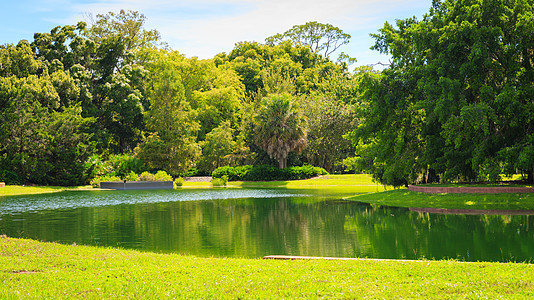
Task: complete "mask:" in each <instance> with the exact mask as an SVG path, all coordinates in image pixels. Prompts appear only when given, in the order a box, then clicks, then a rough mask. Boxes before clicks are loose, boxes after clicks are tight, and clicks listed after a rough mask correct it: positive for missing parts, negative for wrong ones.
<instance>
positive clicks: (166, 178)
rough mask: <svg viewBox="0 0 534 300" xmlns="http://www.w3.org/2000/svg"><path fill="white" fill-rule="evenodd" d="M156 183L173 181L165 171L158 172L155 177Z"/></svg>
mask: <svg viewBox="0 0 534 300" xmlns="http://www.w3.org/2000/svg"><path fill="white" fill-rule="evenodd" d="M154 180H155V181H172V176H171V175H169V174H167V172H165V171H157V172H156V175H154Z"/></svg>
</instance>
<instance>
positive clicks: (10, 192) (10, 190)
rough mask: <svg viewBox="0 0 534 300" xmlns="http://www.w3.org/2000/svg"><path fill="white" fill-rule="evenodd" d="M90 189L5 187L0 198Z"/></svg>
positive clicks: (78, 187)
mask: <svg viewBox="0 0 534 300" xmlns="http://www.w3.org/2000/svg"><path fill="white" fill-rule="evenodd" d="M87 189H91V186H90V185H87V186H77V187H62V186H24V185H6V186H5V187H2V188H0V197H1V196H16V195H34V194H46V193H57V192H63V191H72V190H87Z"/></svg>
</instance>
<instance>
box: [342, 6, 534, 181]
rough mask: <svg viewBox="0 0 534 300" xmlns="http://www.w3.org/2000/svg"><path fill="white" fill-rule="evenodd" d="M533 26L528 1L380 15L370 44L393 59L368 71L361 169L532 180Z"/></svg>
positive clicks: (437, 177) (388, 175) (393, 174)
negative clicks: (387, 18)
mask: <svg viewBox="0 0 534 300" xmlns="http://www.w3.org/2000/svg"><path fill="white" fill-rule="evenodd" d="M533 30H534V8H533V4H532V2H531V1H527V0H517V1H516V0H513V1H512V0H510V1H508V0H466V1H453V0H445V1H433V5H432V7H431V9H430V11H429V12H428V13H427V14H426V15H425V16H424V17H423V18H422V19H421V20H417V19H416V18H409V19H405V20H398V21H397V22H396V25H395V26H393V25H391V24H389V23H385V24H384V27H383V28H382V29H380V30H379V32H378V33H377V34H373V37H374V38H375V40H376V44H375V46H374V48H375V49H376V50H379V51H380V52H382V53H388V54H390V55H391V56H392V65H391V66H390V68H388V69H386V70H384V71H383V72H382V74H381V75H378V76H367V79H366V80H365V82H364V83H363V85H362V88H364V86H365V88H364V96H363V97H362V99H363V101H364V103H363V104H362V105H361V106H360V117H361V123H360V125H359V127H358V128H357V129H355V130H354V131H353V132H352V133H351V135H350V136H351V138H352V140H353V142H354V144H355V145H357V151H356V154H357V155H359V156H360V159H359V162H360V164H361V166H362V168H364V169H366V170H368V171H370V172H372V173H373V174H374V176H375V177H376V178H377V179H378V180H380V181H382V182H384V183H388V184H394V185H402V184H409V183H415V182H435V181H447V180H468V181H474V180H492V181H494V180H498V179H499V178H500V175H501V174H514V173H515V172H517V171H519V172H522V173H524V174H527V175H528V178H529V180H530V181H532V180H534V178H533V172H534V155H532V154H534V152H533V149H534V148H533V142H534V127H533V124H534V119H533V118H534V102H533V101H534V100H533V99H534V69H533V63H534V61H533V59H532V57H533V54H534V41H533V40H532V34H533Z"/></svg>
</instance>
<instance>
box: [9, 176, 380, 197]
mask: <svg viewBox="0 0 534 300" xmlns="http://www.w3.org/2000/svg"><path fill="white" fill-rule="evenodd" d="M212 187H213V186H212V184H211V182H184V185H183V186H182V188H212ZM227 187H228V188H288V189H318V190H320V189H324V190H331V191H332V190H341V191H344V192H346V193H355V194H357V193H370V192H377V191H383V190H384V189H385V188H384V187H383V186H382V185H377V184H376V183H373V182H372V181H371V177H370V176H368V175H362V174H356V175H354V174H352V175H327V176H321V177H318V178H312V179H306V180H288V181H258V182H249V181H231V182H228V185H227ZM88 189H89V190H91V189H92V188H91V186H89V185H88V186H80V187H50V186H15V185H8V186H6V187H3V188H0V196H14V195H30V194H43V193H54V192H62V191H66V190H69V191H71V190H88Z"/></svg>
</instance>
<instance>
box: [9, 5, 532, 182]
mask: <svg viewBox="0 0 534 300" xmlns="http://www.w3.org/2000/svg"><path fill="white" fill-rule="evenodd" d="M145 21H146V19H145V16H144V15H142V14H140V13H138V12H132V11H120V12H119V13H113V12H110V13H108V14H104V15H97V16H96V18H94V19H92V20H91V21H90V22H89V25H88V24H86V23H83V22H80V23H78V24H77V25H75V26H72V25H68V26H58V27H56V28H53V29H52V30H51V31H50V32H49V33H36V34H35V35H34V40H33V41H31V42H29V41H25V40H22V41H20V42H19V43H18V44H17V45H3V46H0V181H6V182H8V183H36V184H56V185H77V184H84V183H88V182H89V181H90V180H91V179H92V178H95V177H97V176H102V175H109V176H117V177H119V178H124V177H125V176H128V175H129V174H131V173H132V172H133V173H134V174H141V173H143V172H145V171H150V172H155V171H157V170H164V171H166V172H168V173H169V174H170V175H171V176H173V177H177V176H186V175H192V174H201V175H209V174H210V173H211V172H213V171H214V170H216V169H217V168H220V167H224V166H239V165H270V166H278V167H280V168H285V167H290V166H302V165H305V164H310V165H315V166H319V167H321V168H324V169H326V170H327V171H330V172H340V171H343V165H344V166H346V167H347V168H348V169H350V170H355V171H358V172H366V173H371V174H373V176H374V178H375V179H377V180H378V181H381V182H382V183H385V184H392V185H396V186H399V185H406V184H410V183H417V182H437V181H456V180H462V181H488V180H489V181H495V180H498V179H499V178H500V177H501V176H502V175H510V174H513V173H522V174H524V175H525V177H526V178H528V180H530V181H531V182H533V181H534V126H533V124H534V102H533V101H534V100H533V99H534V68H533V65H534V61H533V57H534V40H533V39H532V36H534V8H533V4H532V3H531V1H528V0H465V1H458V0H442V1H433V3H432V7H431V8H430V10H429V12H428V13H427V14H426V15H425V16H423V18H422V19H420V20H418V19H416V18H415V17H414V18H409V19H405V20H398V21H397V22H396V24H395V25H391V24H389V23H385V24H384V27H383V28H382V29H380V30H379V32H378V33H376V34H372V36H373V37H374V38H375V40H376V44H375V46H374V47H373V48H374V49H375V50H378V51H380V52H382V53H386V54H389V55H391V57H392V64H391V65H390V67H389V68H386V69H385V70H383V71H382V72H377V71H373V70H372V69H371V68H369V67H358V68H355V69H354V70H353V71H349V69H348V65H347V62H353V61H354V59H351V58H349V57H347V56H346V55H344V54H343V53H341V54H340V57H341V59H340V60H338V61H332V60H331V59H330V57H329V56H330V55H331V54H332V53H333V52H334V51H338V50H339V49H338V48H339V47H340V46H346V44H347V43H348V41H349V38H350V36H349V35H348V34H346V33H344V32H343V31H342V30H341V29H339V28H337V27H334V26H332V25H329V24H321V23H317V22H308V23H306V24H304V25H296V26H294V27H292V28H290V29H289V30H287V31H285V32H284V33H281V34H277V35H274V36H271V37H268V38H267V39H266V43H265V44H261V43H257V42H246V41H243V42H238V43H236V45H235V47H234V49H232V50H231V51H230V52H228V53H220V54H218V55H216V56H215V57H214V58H212V59H205V60H201V59H198V58H196V57H192V58H187V57H185V56H184V55H182V54H180V53H179V52H178V51H175V50H172V49H169V47H167V46H166V44H165V43H164V42H163V41H161V40H160V35H159V33H158V31H157V30H146V29H145V28H144V23H145ZM260 169H261V168H260ZM273 169H274V168H273ZM262 170H263V169H262ZM265 170H266V169H265ZM106 172H108V173H106ZM262 172H263V173H261V172H260V173H261V174H263V175H264V176H266V177H265V178H263V179H269V178H271V177H269V176H271V175H269V172H268V171H262ZM273 172H274V171H273ZM263 175H262V176H263ZM229 176H230V177H231V175H229ZM258 176H259V175H258ZM284 176H285V175H284ZM288 177H291V176H289V175H288ZM255 178H259V177H255Z"/></svg>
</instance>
